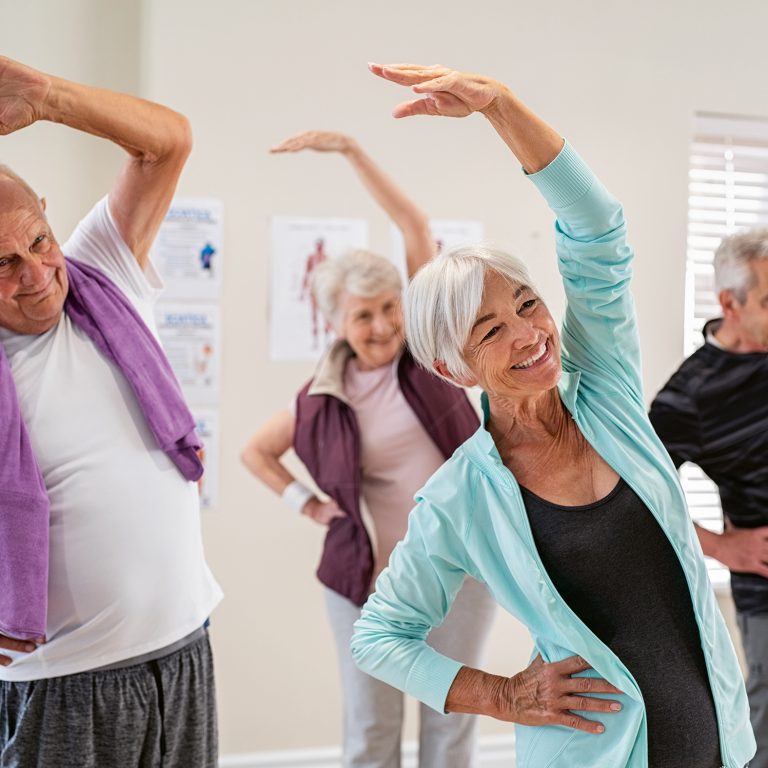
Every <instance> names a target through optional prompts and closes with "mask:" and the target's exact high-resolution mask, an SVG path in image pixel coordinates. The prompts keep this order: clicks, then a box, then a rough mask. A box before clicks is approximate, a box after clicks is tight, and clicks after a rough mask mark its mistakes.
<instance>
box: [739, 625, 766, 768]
mask: <svg viewBox="0 0 768 768" xmlns="http://www.w3.org/2000/svg"><path fill="white" fill-rule="evenodd" d="M738 620H739V628H740V629H741V641H742V644H743V646H744V655H745V656H746V658H747V667H748V676H747V695H748V696H749V711H750V719H751V720H752V729H753V730H754V732H755V739H756V740H757V754H756V755H755V756H754V758H753V759H752V761H751V762H750V764H749V765H750V768H768V613H758V614H754V615H751V616H748V615H746V614H742V613H740V614H738Z"/></svg>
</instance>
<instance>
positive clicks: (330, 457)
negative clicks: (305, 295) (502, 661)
mask: <svg viewBox="0 0 768 768" xmlns="http://www.w3.org/2000/svg"><path fill="white" fill-rule="evenodd" d="M301 149H314V150H318V151H336V152H339V153H341V154H342V155H343V156H344V157H346V158H347V160H349V162H350V163H351V164H352V165H353V167H354V168H355V170H356V171H357V173H358V175H359V176H360V178H361V180H362V182H363V183H364V185H365V186H366V188H367V189H368V191H369V192H370V193H371V194H372V196H373V197H374V198H375V199H376V200H377V202H378V203H379V204H380V205H381V206H382V207H383V208H384V209H385V211H386V212H387V213H388V214H389V216H390V217H391V219H392V220H393V221H394V223H395V224H396V225H397V226H398V227H399V229H400V231H401V232H402V234H403V237H404V240H405V245H406V259H407V265H408V271H409V274H410V275H412V274H413V273H415V272H416V270H417V269H419V267H421V266H422V265H423V264H424V263H425V262H427V261H428V260H429V259H430V258H431V257H432V256H433V254H434V251H435V244H434V242H433V239H432V236H431V234H430V231H429V227H428V223H427V219H426V217H425V216H424V214H423V213H422V212H421V211H420V210H419V209H418V208H417V207H416V206H415V205H414V204H413V203H412V202H411V201H410V200H409V199H408V198H407V197H406V196H405V195H404V194H403V193H402V192H401V191H400V190H399V189H398V188H397V187H396V186H395V185H394V184H393V183H392V181H391V180H390V179H389V178H388V177H387V176H386V175H385V174H384V173H383V172H382V171H381V169H380V168H379V167H378V166H377V165H376V164H375V163H374V162H373V161H372V160H371V159H370V158H369V157H368V155H367V154H365V153H364V152H363V150H362V149H361V148H360V147H359V145H358V144H357V143H356V142H355V141H354V140H353V139H351V138H350V137H348V136H344V135H342V134H339V133H321V132H315V131H313V132H309V133H304V134H301V135H299V136H297V137H294V138H293V139H290V140H288V141H287V142H285V143H283V144H282V145H280V146H279V147H276V148H275V150H273V151H280V152H283V151H298V150H301ZM312 288H313V291H314V295H315V299H316V301H317V303H318V306H319V308H320V310H321V312H322V313H323V315H324V317H325V318H326V320H327V321H328V322H329V324H330V325H331V326H332V327H333V329H334V330H335V332H336V335H337V339H336V341H335V343H334V344H333V345H332V346H331V348H330V349H329V350H328V352H327V353H326V355H325V356H324V358H323V359H322V361H321V362H320V364H319V366H318V368H317V371H316V373H315V375H314V376H313V378H312V379H311V380H310V381H309V382H308V383H307V384H306V385H305V386H303V387H302V388H301V390H300V391H299V393H298V395H297V397H296V399H295V403H294V407H293V408H292V409H286V410H283V411H280V412H279V413H277V414H276V415H275V416H274V417H273V418H272V420H271V421H269V422H268V423H266V424H265V425H264V426H263V427H261V429H259V430H258V432H256V434H255V435H254V436H253V437H252V439H251V440H250V442H249V443H248V445H247V446H246V448H245V449H244V451H243V454H242V458H243V461H244V463H245V464H246V466H247V467H248V468H249V469H250V470H251V471H252V472H253V473H254V474H255V475H256V476H257V477H258V478H259V479H260V480H262V482H264V483H265V484H266V485H268V486H269V487H270V488H271V489H272V490H274V491H275V492H277V493H279V494H280V495H281V496H282V497H283V499H284V500H285V502H286V503H287V504H288V505H289V506H290V507H292V508H293V509H295V510H296V511H297V512H300V513H301V514H303V515H305V516H306V517H308V518H309V519H311V520H314V521H315V522H316V523H319V524H321V525H325V526H328V533H327V535H326V539H325V546H324V548H323V553H322V556H321V559H320V565H319V568H318V571H317V575H318V578H319V579H320V581H321V582H322V583H323V584H324V585H325V586H326V603H327V613H328V618H329V621H330V624H331V628H332V631H333V634H334V637H335V640H336V644H337V646H338V659H339V667H340V672H341V681H342V688H343V700H344V728H343V731H344V737H343V766H345V768H398V766H400V754H401V744H400V741H401V729H402V720H403V695H402V693H401V692H400V691H398V690H396V689H395V688H392V687H390V686H389V685H386V684H385V683H382V682H380V681H378V680H376V679H375V678H373V677H369V676H368V675H367V674H364V673H363V672H361V671H360V670H359V669H357V667H356V666H355V664H354V662H353V660H352V656H351V653H350V648H349V644H350V640H351V637H352V628H353V624H354V622H355V620H356V619H358V618H359V616H360V607H361V606H362V605H363V603H364V602H365V601H366V599H367V598H368V595H369V594H370V592H371V591H372V589H373V585H374V582H375V580H376V578H377V576H378V574H379V573H380V572H381V571H382V570H383V569H384V568H385V567H386V565H387V563H388V561H389V555H390V552H391V551H392V549H393V547H394V546H395V544H396V543H397V542H398V541H399V540H400V539H401V538H402V537H403V535H404V534H405V531H406V527H407V519H408V513H409V511H410V509H411V506H412V501H413V496H414V494H415V493H416V492H417V491H418V489H419V488H420V487H421V486H422V485H423V483H424V482H425V481H426V480H427V478H428V477H429V476H430V475H431V474H432V473H433V472H434V471H435V470H436V469H437V468H438V467H439V466H440V465H441V464H442V463H443V462H444V461H445V460H446V459H448V458H449V457H450V456H451V454H452V453H453V452H454V450H455V449H456V448H457V447H458V446H459V445H460V444H461V443H462V442H463V441H464V440H466V438H467V437H469V436H470V435H471V434H472V433H473V432H474V431H475V430H476V429H477V426H478V418H477V415H476V413H475V411H474V409H473V408H472V406H471V405H470V403H469V401H468V400H467V398H466V396H465V394H464V393H463V392H461V391H460V390H458V389H456V388H455V387H452V386H451V385H450V384H447V383H446V382H443V381H440V380H439V379H436V378H435V377H434V376H432V375H431V374H430V373H428V372H427V371H425V370H423V369H422V368H420V367H419V366H417V365H416V363H415V362H414V360H413V357H412V356H411V354H410V351H409V350H408V349H407V347H406V346H405V345H404V343H403V332H402V313H401V305H400V298H401V293H402V285H401V280H400V276H399V273H398V271H397V270H396V269H395V267H394V266H393V265H392V264H391V263H390V262H389V261H387V260H386V259H384V258H383V257H381V256H377V255H374V254H372V253H368V252H365V251H356V252H352V253H350V254H347V255H346V256H342V257H340V258H337V259H332V260H328V261H325V262H323V263H322V264H320V265H319V266H318V267H316V268H315V270H314V273H313V276H312ZM290 447H293V448H294V449H295V451H296V454H297V455H298V457H299V458H300V459H301V460H302V462H303V463H304V465H305V466H306V468H307V469H308V471H309V474H310V475H311V477H312V478H313V480H314V482H315V484H316V486H317V487H318V488H319V489H320V491H322V492H323V494H325V496H327V499H326V500H321V499H320V498H318V496H316V495H315V493H314V491H313V490H310V489H309V488H307V487H305V486H304V485H302V484H301V483H299V482H297V481H296V480H295V478H294V477H293V476H292V475H291V474H290V472H289V471H288V470H287V469H286V467H285V466H284V464H283V463H282V462H281V460H280V459H281V457H282V455H283V454H284V453H285V451H286V450H288V448H290ZM493 613H494V603H493V601H492V600H491V598H490V597H489V595H488V593H487V591H486V590H485V588H484V587H482V586H481V585H480V584H478V582H477V581H475V580H474V579H468V580H467V581H466V583H465V584H464V585H463V587H462V588H461V589H460V590H459V594H458V597H457V599H456V602H455V603H454V606H453V609H452V610H451V611H450V613H449V614H448V616H447V618H446V621H445V622H444V623H443V625H442V626H441V627H440V628H438V629H435V630H434V631H433V632H432V633H431V634H430V636H429V638H428V642H429V644H430V646H432V647H434V648H437V649H439V650H440V652H441V653H445V654H447V655H449V656H451V657H452V658H456V659H461V660H462V661H463V662H464V663H466V664H469V665H472V664H477V663H479V660H480V658H481V654H482V650H483V646H484V642H485V639H486V636H487V634H488V631H489V629H490V625H491V621H492V617H493ZM420 714H421V718H420V719H421V726H420V739H419V766H420V768H446V766H452V768H468V767H469V766H474V765H476V763H475V760H474V757H473V752H474V740H475V739H474V731H475V722H474V718H473V717H471V716H470V715H455V716H451V717H448V718H446V717H444V716H442V715H439V714H437V713H435V712H434V711H433V710H432V709H430V708H429V707H422V708H421V713H420Z"/></svg>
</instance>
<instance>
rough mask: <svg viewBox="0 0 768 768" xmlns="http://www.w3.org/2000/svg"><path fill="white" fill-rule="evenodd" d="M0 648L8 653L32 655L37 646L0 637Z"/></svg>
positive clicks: (29, 641) (29, 642)
mask: <svg viewBox="0 0 768 768" xmlns="http://www.w3.org/2000/svg"><path fill="white" fill-rule="evenodd" d="M0 648H5V649H6V650H8V651H21V652H22V653H32V651H34V650H35V648H37V646H36V645H35V643H33V642H32V641H31V640H14V639H13V638H12V637H5V636H4V635H0Z"/></svg>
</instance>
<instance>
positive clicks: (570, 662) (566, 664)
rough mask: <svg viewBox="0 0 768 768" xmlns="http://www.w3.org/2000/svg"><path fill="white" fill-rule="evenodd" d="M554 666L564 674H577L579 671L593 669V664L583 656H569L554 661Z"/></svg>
mask: <svg viewBox="0 0 768 768" xmlns="http://www.w3.org/2000/svg"><path fill="white" fill-rule="evenodd" d="M552 666H553V667H555V668H556V669H557V671H558V672H560V673H561V674H563V675H575V674H576V673H577V672H584V671H585V670H587V669H592V667H591V665H590V664H589V663H588V662H587V661H586V660H585V659H582V658H581V656H569V657H568V658H567V659H563V660H562V661H555V662H553V664H552Z"/></svg>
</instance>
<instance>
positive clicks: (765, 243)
mask: <svg viewBox="0 0 768 768" xmlns="http://www.w3.org/2000/svg"><path fill="white" fill-rule="evenodd" d="M756 259H768V229H752V230H750V231H749V232H740V233H739V234H737V235H731V236H730V237H726V238H725V239H724V240H723V241H722V242H721V243H720V245H719V246H718V247H717V250H716V251H715V290H716V291H717V292H718V294H719V293H720V291H733V293H734V295H735V296H736V298H737V299H738V300H739V302H740V303H742V304H743V303H744V302H745V301H746V300H747V291H749V290H750V288H752V287H753V286H754V284H755V275H754V273H753V271H752V270H751V269H750V266H749V265H750V264H751V262H753V261H755V260H756Z"/></svg>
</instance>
